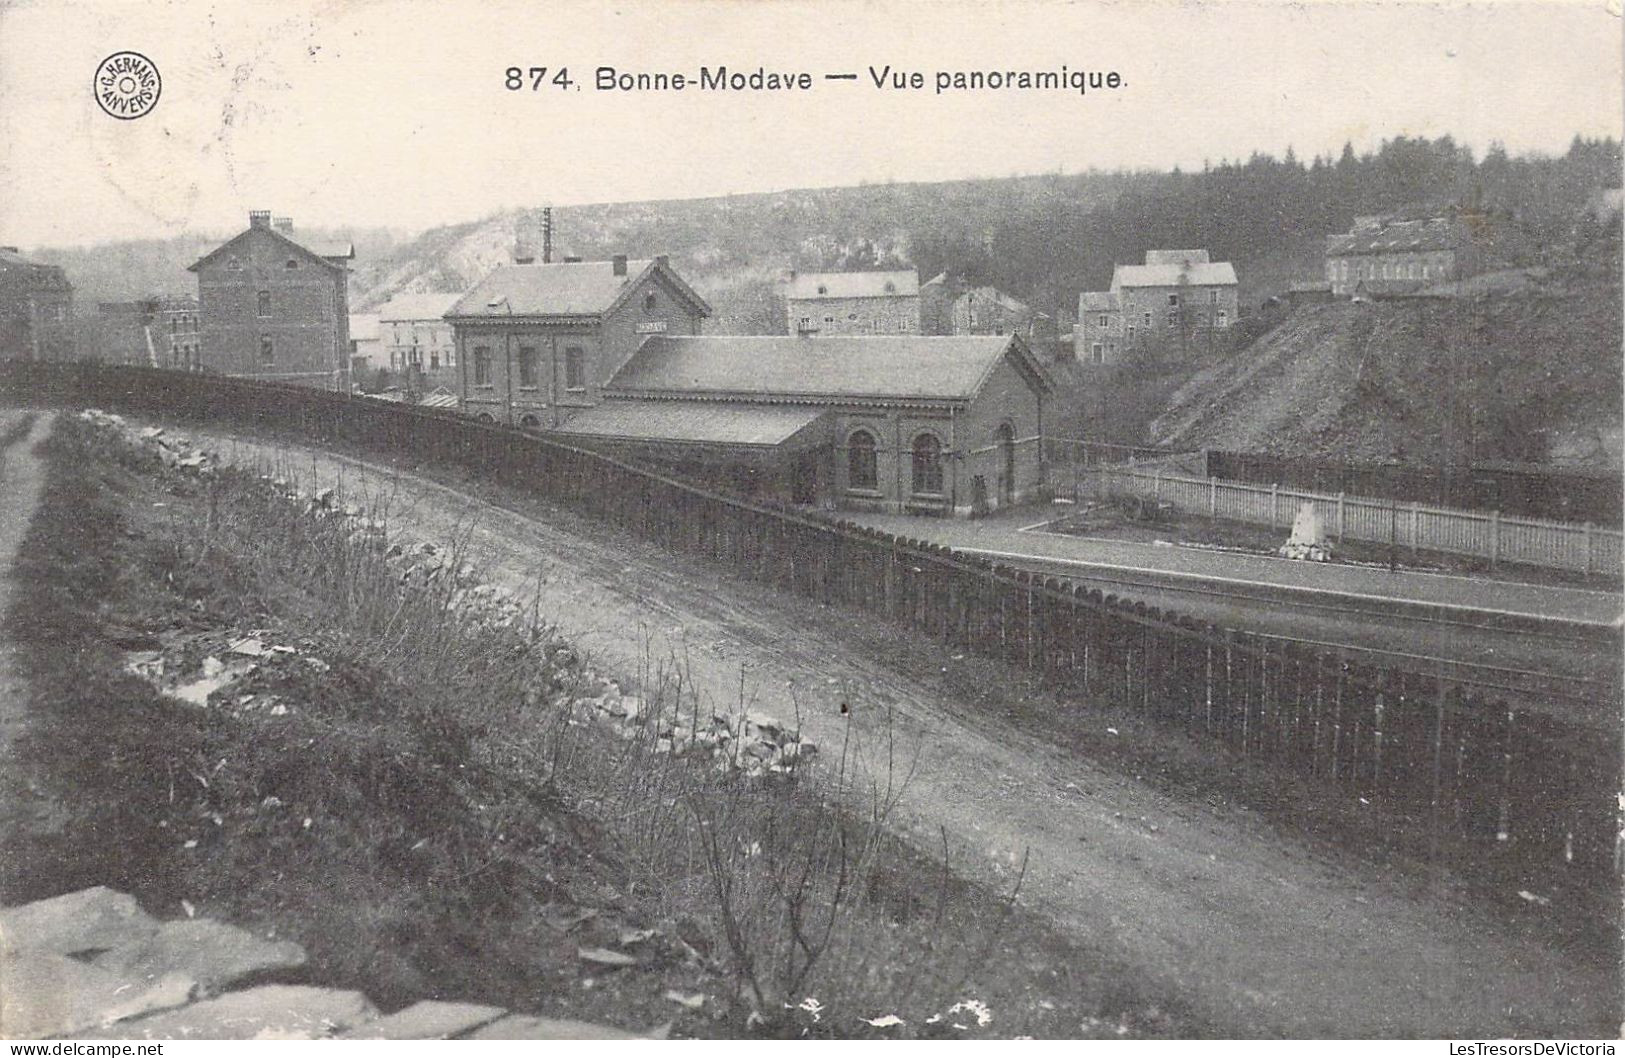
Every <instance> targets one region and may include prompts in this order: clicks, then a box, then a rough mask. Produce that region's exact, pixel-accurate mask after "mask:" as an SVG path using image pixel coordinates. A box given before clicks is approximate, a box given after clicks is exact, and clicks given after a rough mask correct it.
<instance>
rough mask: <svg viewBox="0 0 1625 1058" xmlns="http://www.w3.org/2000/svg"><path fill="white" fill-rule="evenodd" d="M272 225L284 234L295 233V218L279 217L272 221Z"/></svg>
mask: <svg viewBox="0 0 1625 1058" xmlns="http://www.w3.org/2000/svg"><path fill="white" fill-rule="evenodd" d="M271 227H273V228H275V229H276V230H277V231H279V232H281V233H282V234H284V235H292V234H293V218H292V217H277V218H276V219H274V220H272V221H271Z"/></svg>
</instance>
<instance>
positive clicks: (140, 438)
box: [79, 408, 220, 475]
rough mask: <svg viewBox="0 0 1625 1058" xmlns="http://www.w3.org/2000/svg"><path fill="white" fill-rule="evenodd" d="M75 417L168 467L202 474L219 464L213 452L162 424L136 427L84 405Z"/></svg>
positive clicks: (213, 469) (122, 419) (120, 418)
mask: <svg viewBox="0 0 1625 1058" xmlns="http://www.w3.org/2000/svg"><path fill="white" fill-rule="evenodd" d="M79 418H80V420H81V421H83V422H87V423H90V424H91V425H92V426H96V427H99V428H101V429H103V430H106V431H109V432H111V433H114V434H116V435H117V436H118V438H119V439H120V440H122V441H124V443H125V444H128V445H129V446H130V447H132V448H137V449H141V450H144V451H147V452H149V453H151V454H152V455H153V456H154V457H156V458H157V459H158V461H159V462H160V463H162V464H163V465H164V466H166V467H169V468H171V469H174V470H185V471H189V472H191V473H194V474H200V475H202V474H212V473H214V472H215V470H216V468H218V467H219V465H220V460H219V458H218V457H216V456H215V454H214V453H213V452H211V451H209V450H208V449H206V448H200V447H199V446H197V445H195V444H193V443H192V440H191V438H189V437H186V436H183V435H181V434H172V433H170V432H169V431H168V430H166V429H164V428H163V427H162V426H147V427H143V428H141V429H139V430H137V429H136V428H134V427H132V426H131V425H130V424H129V423H128V422H126V421H125V420H124V417H123V416H122V415H114V414H113V413H112V412H105V411H102V410H101V409H99V408H87V409H85V410H84V411H82V412H80V413H79Z"/></svg>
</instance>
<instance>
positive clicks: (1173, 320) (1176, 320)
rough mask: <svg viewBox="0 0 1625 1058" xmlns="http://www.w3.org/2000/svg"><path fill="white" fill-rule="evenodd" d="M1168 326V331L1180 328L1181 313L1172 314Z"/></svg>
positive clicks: (1169, 316)
mask: <svg viewBox="0 0 1625 1058" xmlns="http://www.w3.org/2000/svg"><path fill="white" fill-rule="evenodd" d="M1167 326H1168V329H1169V330H1170V331H1171V330H1173V329H1174V328H1175V327H1178V326H1179V313H1177V312H1170V313H1169V314H1168V324H1167Z"/></svg>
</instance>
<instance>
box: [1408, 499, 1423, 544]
mask: <svg viewBox="0 0 1625 1058" xmlns="http://www.w3.org/2000/svg"><path fill="white" fill-rule="evenodd" d="M1421 533H1422V505H1421V504H1420V503H1412V504H1411V557H1412V558H1415V557H1416V556H1417V554H1418V553H1419V552H1420V551H1421V549H1422V536H1421Z"/></svg>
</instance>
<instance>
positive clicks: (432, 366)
mask: <svg viewBox="0 0 1625 1058" xmlns="http://www.w3.org/2000/svg"><path fill="white" fill-rule="evenodd" d="M429 370H430V371H439V370H440V350H439V349H431V350H429Z"/></svg>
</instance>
